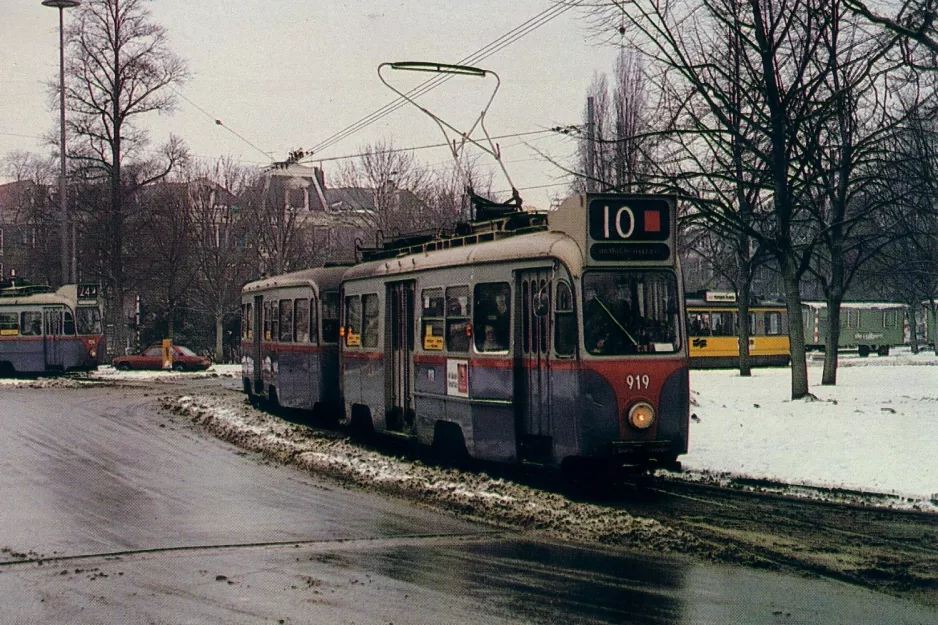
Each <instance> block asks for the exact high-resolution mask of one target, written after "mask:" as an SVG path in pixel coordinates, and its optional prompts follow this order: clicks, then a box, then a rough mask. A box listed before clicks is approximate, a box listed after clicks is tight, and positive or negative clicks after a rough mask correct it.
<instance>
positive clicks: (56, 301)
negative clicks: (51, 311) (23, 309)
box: [0, 293, 75, 308]
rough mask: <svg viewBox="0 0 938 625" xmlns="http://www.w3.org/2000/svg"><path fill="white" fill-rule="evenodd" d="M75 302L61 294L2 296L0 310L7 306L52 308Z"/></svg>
mask: <svg viewBox="0 0 938 625" xmlns="http://www.w3.org/2000/svg"><path fill="white" fill-rule="evenodd" d="M61 304H69V305H74V304H75V302H73V301H71V300H70V299H69V298H67V297H65V296H63V295H62V294H61V293H34V294H32V295H4V296H3V297H0V308H2V307H9V306H27V305H29V306H52V305H61Z"/></svg>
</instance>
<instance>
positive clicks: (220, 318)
mask: <svg viewBox="0 0 938 625" xmlns="http://www.w3.org/2000/svg"><path fill="white" fill-rule="evenodd" d="M224 321H225V316H224V314H223V313H220V312H216V313H215V362H225V343H224V338H225V336H224V332H225V324H224Z"/></svg>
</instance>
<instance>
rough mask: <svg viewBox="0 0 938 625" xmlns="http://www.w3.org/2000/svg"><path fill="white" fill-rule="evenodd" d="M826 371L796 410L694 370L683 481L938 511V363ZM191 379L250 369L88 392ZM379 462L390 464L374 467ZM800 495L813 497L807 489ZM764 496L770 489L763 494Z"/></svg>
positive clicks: (198, 404)
mask: <svg viewBox="0 0 938 625" xmlns="http://www.w3.org/2000/svg"><path fill="white" fill-rule="evenodd" d="M822 365H823V355H821V354H815V355H812V357H811V359H810V361H809V367H808V373H809V381H810V385H811V393H812V395H813V396H814V397H815V398H816V399H808V400H798V401H792V400H791V399H790V397H791V372H790V370H789V369H788V368H763V369H754V370H753V375H752V377H750V378H742V377H740V376H739V374H738V372H736V371H735V370H717V371H692V372H691V392H692V407H691V411H692V413H693V414H694V415H695V417H694V418H693V419H692V422H691V429H690V452H689V453H688V454H687V455H686V456H683V457H682V461H683V465H684V472H683V473H681V474H680V477H681V478H682V479H689V480H701V481H709V482H722V483H733V484H736V485H739V484H744V485H745V484H746V483H747V482H753V481H763V480H764V481H770V482H778V483H780V484H787V485H793V486H794V488H792V487H780V488H779V490H783V491H784V492H786V493H788V494H792V495H801V496H810V497H821V498H829V497H834V498H837V499H839V500H844V499H845V498H846V499H848V500H851V501H854V502H855V503H861V504H864V503H865V504H868V505H885V506H890V507H896V508H914V509H919V510H927V511H932V512H938V357H936V356H935V354H934V353H921V354H915V355H913V354H911V353H910V352H909V351H908V349H899V350H894V354H893V355H891V356H886V357H882V356H870V357H869V358H859V357H858V356H857V355H856V354H842V355H841V360H840V368H839V370H838V378H837V382H838V383H837V385H836V386H821V385H820V378H821V368H822ZM181 377H184V378H188V379H191V378H193V377H219V378H223V379H228V384H227V386H229V387H234V386H236V385H233V384H231V382H233V380H231V378H239V377H240V367H239V366H238V365H215V366H213V367H212V368H211V369H209V370H208V371H206V372H200V373H175V372H170V371H166V372H162V371H159V372H145V371H131V372H120V371H116V370H114V369H113V368H112V367H102V368H101V369H99V370H98V371H97V372H94V373H93V374H91V375H90V376H88V381H89V382H91V383H101V382H108V381H112V382H135V381H138V382H141V383H167V384H171V383H172V382H173V381H176V380H179V379H180V378H181ZM82 383H83V382H82V380H80V379H79V380H75V379H70V378H65V379H57V378H40V379H38V380H0V388H2V387H3V386H9V385H28V386H49V385H52V386H61V385H67V386H71V385H79V384H82ZM179 401H181V400H179ZM183 403H184V406H183V407H184V408H185V409H186V410H187V411H188V412H192V411H195V412H197V413H198V414H199V415H201V416H200V418H207V417H205V415H207V414H209V413H214V412H217V413H218V414H215V415H214V416H213V417H212V420H214V421H215V422H218V423H222V422H224V425H223V427H222V429H224V430H225V431H228V430H232V431H233V430H237V429H238V428H244V429H245V431H250V432H252V433H253V435H258V436H259V433H258V432H257V429H258V428H261V429H266V430H269V431H270V432H274V431H275V430H276V427H275V425H276V424H277V423H282V422H278V421H277V420H276V419H273V418H271V417H267V416H264V417H260V416H258V415H259V414H260V413H258V412H257V411H255V410H253V409H252V408H250V407H249V406H247V405H246V404H245V402H244V401H243V399H241V398H236V399H234V400H229V401H221V400H220V399H218V398H217V397H215V398H206V397H199V398H189V399H186V400H185V402H183ZM179 405H180V404H177V406H179ZM258 419H260V421H258ZM233 436H234V434H231V435H230V436H229V438H231V437H233ZM277 444H281V443H279V442H278V443H277ZM291 444H292V443H291ZM349 449H352V447H351V446H349V448H348V449H345V448H343V449H342V450H339V449H338V448H336V447H335V445H332V446H331V447H330V449H329V450H327V456H328V458H329V459H328V460H322V459H320V460H319V461H317V463H318V465H323V466H324V465H330V466H338V465H342V464H348V463H349V462H350V461H349V460H348V458H347V457H345V456H344V455H343V454H347V453H351V454H353V455H357V454H359V453H360V451H349ZM291 453H293V452H291ZM295 453H300V452H295ZM302 453H305V452H302ZM312 453H314V454H315V453H318V452H312ZM336 454H338V456H336ZM370 462H380V461H379V460H378V459H377V458H372V459H371V460H370ZM353 464H354V463H353ZM356 470H358V469H356ZM370 470H372V471H377V473H371V474H370V477H369V478H368V479H375V477H376V476H377V475H379V474H382V475H383V472H384V471H385V469H380V470H379V469H377V468H375V467H372V468H371V469H370ZM400 470H402V469H399V468H395V469H394V471H391V473H394V472H396V471H400ZM362 471H365V469H362ZM366 473H367V471H366ZM671 475H672V477H676V476H677V475H676V474H671ZM394 479H398V478H394ZM798 486H805V487H810V488H806V489H803V490H799V489H798V488H797V487H798ZM756 487H758V488H770V489H771V486H770V485H766V484H764V483H762V484H758V485H757V486H756ZM452 488H456V487H455V486H454V487H452ZM826 489H837V490H846V491H854V495H856V496H853V497H849V496H847V497H845V495H844V494H843V493H840V494H838V495H832V494H831V493H826V492H824V490H826ZM490 494H491V493H490ZM486 496H489V495H486Z"/></svg>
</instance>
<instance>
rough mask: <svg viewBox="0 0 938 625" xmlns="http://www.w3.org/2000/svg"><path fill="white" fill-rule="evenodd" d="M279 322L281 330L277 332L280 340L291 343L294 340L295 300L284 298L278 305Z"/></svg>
mask: <svg viewBox="0 0 938 625" xmlns="http://www.w3.org/2000/svg"><path fill="white" fill-rule="evenodd" d="M277 323H278V325H279V328H280V331H279V332H277V333H275V335H276V336H277V338H278V340H280V341H282V342H284V343H289V342H290V341H292V340H293V300H290V299H282V300H280V302H279V303H278V306H277Z"/></svg>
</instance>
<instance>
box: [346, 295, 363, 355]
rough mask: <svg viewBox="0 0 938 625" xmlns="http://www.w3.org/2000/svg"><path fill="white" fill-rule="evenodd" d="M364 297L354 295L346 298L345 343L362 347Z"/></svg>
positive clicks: (349, 345)
mask: <svg viewBox="0 0 938 625" xmlns="http://www.w3.org/2000/svg"><path fill="white" fill-rule="evenodd" d="M361 331H362V298H361V297H359V296H358V295H353V296H349V297H346V298H345V344H346V345H347V346H348V347H361V344H362V335H361Z"/></svg>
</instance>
